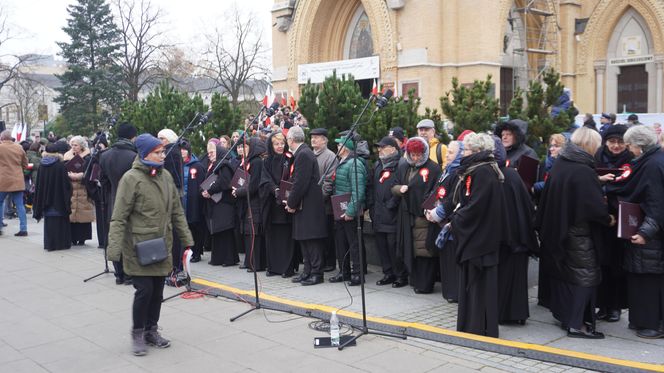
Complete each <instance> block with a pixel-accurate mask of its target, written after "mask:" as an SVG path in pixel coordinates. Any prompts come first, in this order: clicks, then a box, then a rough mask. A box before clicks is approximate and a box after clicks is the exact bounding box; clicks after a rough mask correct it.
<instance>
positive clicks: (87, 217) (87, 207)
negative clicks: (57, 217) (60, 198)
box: [64, 149, 95, 223]
mask: <svg viewBox="0 0 664 373" xmlns="http://www.w3.org/2000/svg"><path fill="white" fill-rule="evenodd" d="M79 155H80V156H81V158H85V157H86V156H89V155H90V150H88V149H85V150H84V151H83V152H82V153H81V154H79ZM72 158H74V153H73V152H72V151H71V150H70V151H68V152H67V153H65V156H64V160H65V162H67V161H69V160H70V159H72ZM69 180H71V186H72V193H71V215H69V221H70V222H72V223H92V222H93V221H95V206H94V204H93V202H92V201H91V200H90V199H89V198H88V192H87V190H86V189H85V185H83V173H82V172H78V173H72V172H70V173H69Z"/></svg>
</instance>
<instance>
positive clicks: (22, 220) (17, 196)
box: [0, 191, 28, 232]
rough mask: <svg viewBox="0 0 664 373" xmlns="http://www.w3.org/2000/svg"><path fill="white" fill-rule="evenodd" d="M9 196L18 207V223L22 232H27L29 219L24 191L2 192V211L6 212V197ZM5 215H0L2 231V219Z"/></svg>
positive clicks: (0, 193)
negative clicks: (26, 214)
mask: <svg viewBox="0 0 664 373" xmlns="http://www.w3.org/2000/svg"><path fill="white" fill-rule="evenodd" d="M7 196H9V197H10V198H11V199H12V201H14V204H15V205H16V213H18V221H19V226H20V229H19V230H20V231H21V232H27V230H28V219H27V218H26V216H25V205H24V204H23V191H20V192H0V211H3V212H4V210H5V209H4V204H5V197H7ZM4 215H5V214H4V213H2V214H0V229H2V219H3V218H4Z"/></svg>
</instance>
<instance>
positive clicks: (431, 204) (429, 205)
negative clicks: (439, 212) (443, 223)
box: [422, 188, 438, 210]
mask: <svg viewBox="0 0 664 373" xmlns="http://www.w3.org/2000/svg"><path fill="white" fill-rule="evenodd" d="M436 202H438V192H437V189H435V188H434V190H433V191H432V192H431V194H429V197H427V199H425V200H424V202H422V208H423V209H425V210H433V209H434V208H436Z"/></svg>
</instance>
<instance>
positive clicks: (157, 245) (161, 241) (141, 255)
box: [134, 194, 171, 266]
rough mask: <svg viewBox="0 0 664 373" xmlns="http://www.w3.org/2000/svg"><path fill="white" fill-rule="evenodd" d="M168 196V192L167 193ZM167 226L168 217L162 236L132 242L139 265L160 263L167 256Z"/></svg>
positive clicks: (169, 201)
mask: <svg viewBox="0 0 664 373" xmlns="http://www.w3.org/2000/svg"><path fill="white" fill-rule="evenodd" d="M167 195H169V196H170V194H167ZM170 206H171V199H170V198H168V206H167V207H168V208H167V210H166V213H167V214H168V212H169V211H170ZM167 226H168V219H166V223H165V224H164V236H163V237H159V238H153V239H150V240H145V241H141V242H137V243H136V244H134V249H135V250H136V259H137V260H138V264H140V265H141V266H149V265H151V264H156V263H161V262H163V261H164V260H166V259H167V258H168V254H169V253H168V248H167V247H166V228H167Z"/></svg>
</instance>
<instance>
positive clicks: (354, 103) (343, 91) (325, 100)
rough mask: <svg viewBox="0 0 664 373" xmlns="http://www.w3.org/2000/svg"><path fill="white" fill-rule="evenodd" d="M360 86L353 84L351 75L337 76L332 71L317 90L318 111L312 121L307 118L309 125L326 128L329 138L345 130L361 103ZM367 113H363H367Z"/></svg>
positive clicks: (352, 120) (362, 100)
mask: <svg viewBox="0 0 664 373" xmlns="http://www.w3.org/2000/svg"><path fill="white" fill-rule="evenodd" d="M363 102H364V99H362V93H361V92H360V88H359V87H358V86H357V84H355V79H354V78H353V76H352V75H348V76H346V75H345V74H344V75H342V76H341V79H339V78H337V73H336V71H334V72H333V73H332V75H331V76H328V77H327V78H325V81H324V82H323V84H322V85H321V86H320V90H319V92H318V112H317V113H316V115H315V119H314V121H313V122H312V121H311V120H310V119H309V118H307V119H308V120H309V126H310V127H312V123H313V127H312V128H315V127H323V128H327V130H328V134H329V135H328V136H329V138H330V139H332V138H334V137H336V136H337V134H338V133H339V132H341V131H345V130H347V129H349V128H350V126H351V125H352V124H353V122H354V119H355V117H356V115H359V110H360V108H361V105H362V104H363ZM367 114H369V113H365V115H367ZM367 118H368V117H367Z"/></svg>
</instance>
